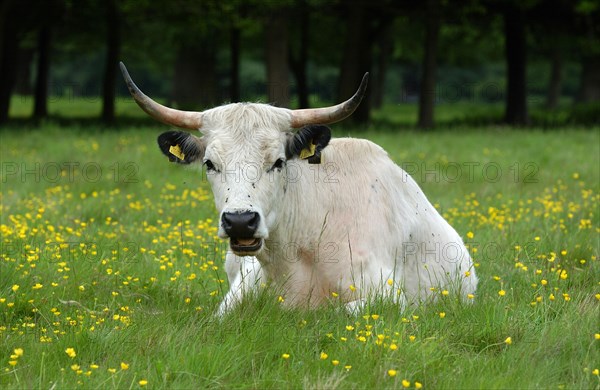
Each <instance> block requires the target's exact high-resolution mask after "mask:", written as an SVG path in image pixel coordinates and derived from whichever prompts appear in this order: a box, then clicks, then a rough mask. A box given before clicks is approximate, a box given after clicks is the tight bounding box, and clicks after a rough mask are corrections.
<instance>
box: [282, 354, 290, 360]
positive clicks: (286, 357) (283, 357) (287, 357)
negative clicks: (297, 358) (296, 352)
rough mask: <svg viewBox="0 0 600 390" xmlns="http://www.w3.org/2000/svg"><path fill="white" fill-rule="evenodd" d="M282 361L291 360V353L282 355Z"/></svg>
mask: <svg viewBox="0 0 600 390" xmlns="http://www.w3.org/2000/svg"><path fill="white" fill-rule="evenodd" d="M281 358H282V359H286V360H287V359H289V358H290V354H289V353H284V354H283V355H281Z"/></svg>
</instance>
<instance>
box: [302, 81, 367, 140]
mask: <svg viewBox="0 0 600 390" xmlns="http://www.w3.org/2000/svg"><path fill="white" fill-rule="evenodd" d="M368 80H369V73H368V72H367V73H365V75H364V76H363V78H362V81H361V82H360V86H359V87H358V90H357V91H356V93H354V95H353V96H352V97H351V98H350V99H348V100H346V101H345V102H343V103H340V104H337V105H335V106H331V107H323V108H305V109H300V110H293V111H292V123H291V127H292V128H294V129H297V128H299V127H303V126H306V125H319V124H320V125H326V124H328V123H334V122H339V121H341V120H342V119H346V118H347V117H349V116H350V115H352V113H353V112H354V110H356V108H357V107H358V105H359V104H360V102H361V100H362V99H363V97H364V96H365V92H366V91H367V82H368Z"/></svg>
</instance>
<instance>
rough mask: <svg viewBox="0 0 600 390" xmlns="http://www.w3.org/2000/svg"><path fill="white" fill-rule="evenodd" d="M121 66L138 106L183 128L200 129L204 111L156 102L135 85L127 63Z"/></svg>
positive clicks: (155, 116) (160, 119) (162, 120)
mask: <svg viewBox="0 0 600 390" xmlns="http://www.w3.org/2000/svg"><path fill="white" fill-rule="evenodd" d="M119 66H120V67H121V72H122V73H123V77H124V78H125V82H126V83H127V88H128V89H129V93H131V96H133V99H134V100H135V102H136V103H137V104H138V106H140V107H141V109H142V110H144V111H145V112H146V113H147V114H148V115H150V116H151V117H152V118H154V119H156V120H159V121H161V122H163V123H166V124H168V125H173V126H177V127H181V128H183V129H190V130H199V129H200V128H201V127H202V112H194V111H181V110H175V109H173V108H169V107H165V106H163V105H162V104H159V103H157V102H155V101H154V100H152V99H150V98H149V97H148V96H146V95H144V93H143V92H142V91H140V89H139V88H138V87H137V85H135V83H134V82H133V80H132V79H131V76H129V72H127V68H126V67H125V64H123V63H122V62H120V63H119Z"/></svg>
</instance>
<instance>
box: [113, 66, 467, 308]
mask: <svg viewBox="0 0 600 390" xmlns="http://www.w3.org/2000/svg"><path fill="white" fill-rule="evenodd" d="M121 70H122V71H123V75H124V77H125V80H126V82H127V85H128V87H129V90H130V92H131V94H132V96H133V97H134V99H135V100H136V102H137V103H138V104H139V105H140V107H141V108H142V109H144V111H146V112H147V113H148V114H149V115H151V116H152V117H154V118H156V119H158V120H160V121H162V122H165V123H168V124H171V125H174V126H178V127H183V128H187V129H195V130H200V132H201V133H202V134H203V136H202V137H200V138H199V137H196V136H193V135H191V134H189V133H187V132H176V131H170V132H167V133H163V134H162V135H161V136H160V137H159V138H158V143H159V146H160V148H161V149H162V151H163V152H164V153H165V154H166V155H167V156H168V157H169V158H170V160H171V161H175V162H178V163H182V164H189V163H192V162H195V161H199V162H203V163H204V165H205V166H206V169H207V177H208V179H209V182H210V184H211V186H212V191H213V194H214V198H215V203H216V206H217V209H218V210H219V211H220V224H219V231H218V234H219V236H220V237H221V238H224V239H226V238H229V244H230V248H231V251H230V252H229V253H228V254H227V256H226V260H225V268H226V271H227V276H228V278H229V285H230V290H229V292H228V293H227V295H226V296H225V298H224V300H223V302H222V303H221V306H220V308H219V314H221V315H222V314H224V313H226V312H227V311H229V310H230V309H231V308H232V307H234V306H235V305H236V304H237V303H239V302H240V300H241V299H242V298H243V296H244V294H246V293H247V292H249V291H251V290H253V289H256V288H258V286H260V284H261V283H263V282H270V283H272V284H275V285H276V286H277V287H279V288H280V290H281V291H283V292H284V293H283V295H284V296H283V298H284V299H285V301H284V302H285V304H288V305H295V306H298V305H308V306H310V307H313V306H316V305H319V304H322V303H324V302H328V301H329V300H331V299H339V300H341V301H342V302H344V303H345V304H346V305H347V307H348V309H349V310H351V311H355V310H358V309H359V308H360V307H362V304H363V303H364V302H365V300H366V299H367V298H369V297H370V296H373V295H378V296H386V297H389V298H390V299H393V300H394V301H395V302H398V303H400V304H401V305H402V307H403V306H404V305H405V304H406V303H407V302H422V301H424V300H426V299H427V298H428V297H430V296H432V295H434V294H439V291H440V290H442V289H445V290H448V291H450V292H451V293H453V294H459V295H460V296H462V297H466V296H467V295H468V294H472V293H474V291H475V289H476V286H477V277H476V275H475V270H474V269H473V263H472V260H471V258H470V256H469V253H468V251H467V249H466V248H465V246H464V244H463V241H462V239H461V237H460V236H459V235H458V234H457V233H456V231H455V230H454V229H453V228H452V227H451V226H450V225H449V224H448V223H447V222H446V221H445V220H444V218H442V216H441V215H440V214H439V213H438V212H437V210H436V209H435V208H434V207H433V206H432V205H431V203H430V202H429V201H428V200H427V198H426V197H425V195H424V194H423V191H422V190H421V189H420V188H419V186H418V185H417V183H416V182H415V181H414V180H413V179H412V178H411V177H410V176H409V175H408V174H407V173H406V172H405V171H403V170H402V169H401V168H400V167H398V166H397V165H396V164H394V163H393V162H392V160H391V159H390V158H389V157H388V155H387V153H386V152H385V151H384V150H383V149H382V148H381V147H379V146H377V145H376V144H374V143H372V142H370V141H367V140H361V139H353V138H340V139H333V140H330V130H329V128H327V127H326V126H324V125H323V124H327V123H332V122H336V121H339V120H342V119H344V118H346V117H347V116H349V115H350V114H352V112H353V111H354V110H355V109H356V107H357V106H358V104H359V103H360V100H361V99H362V97H363V95H364V91H365V89H366V78H367V77H366V76H367V75H365V78H364V79H363V82H362V83H361V86H360V87H359V90H358V91H357V93H356V94H355V95H354V96H353V97H352V98H350V99H349V100H347V101H346V102H344V103H341V104H338V105H337V106H333V107H327V108H320V109H305V110H289V109H285V108H279V107H274V106H270V105H266V104H255V103H233V104H227V105H223V106H220V107H216V108H213V109H210V110H207V111H204V112H186V111H179V110H174V109H171V108H168V107H164V106H162V105H160V104H158V103H156V102H154V101H153V100H151V99H150V98H149V97H147V96H146V95H144V94H143V93H142V92H141V91H140V90H139V89H138V88H137V86H135V84H134V83H133V81H132V80H131V78H130V76H129V74H128V73H127V70H126V69H125V66H124V65H123V64H121ZM298 128H300V130H298V131H296V132H294V129H298Z"/></svg>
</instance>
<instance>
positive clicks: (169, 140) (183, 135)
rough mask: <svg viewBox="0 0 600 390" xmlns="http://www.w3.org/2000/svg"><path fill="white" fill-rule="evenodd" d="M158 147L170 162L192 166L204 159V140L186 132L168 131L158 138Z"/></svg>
mask: <svg viewBox="0 0 600 390" xmlns="http://www.w3.org/2000/svg"><path fill="white" fill-rule="evenodd" d="M157 141H158V147H159V148H160V150H161V151H162V152H163V153H164V155H165V156H167V157H169V161H171V162H177V163H179V164H191V163H193V162H194V161H197V160H202V159H203V158H204V150H205V149H206V145H205V144H204V139H202V138H199V137H196V136H194V135H191V134H190V133H187V132H185V131H167V132H166V133H162V134H161V135H159V136H158V140H157Z"/></svg>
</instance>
